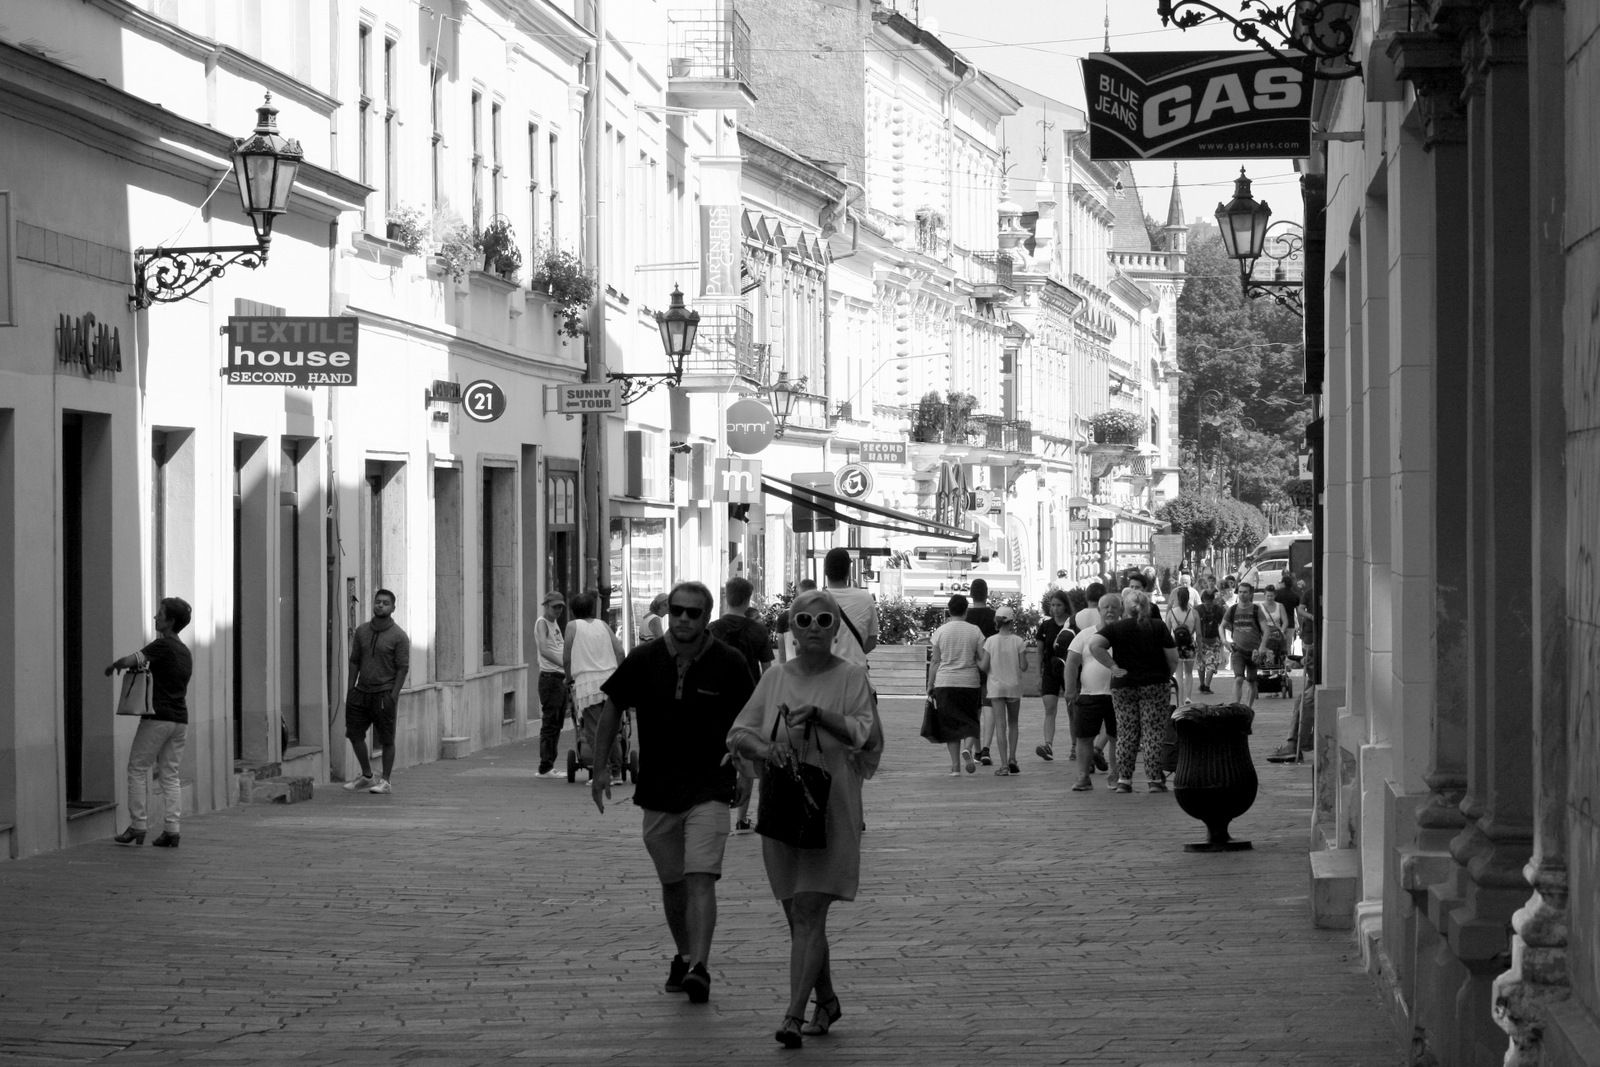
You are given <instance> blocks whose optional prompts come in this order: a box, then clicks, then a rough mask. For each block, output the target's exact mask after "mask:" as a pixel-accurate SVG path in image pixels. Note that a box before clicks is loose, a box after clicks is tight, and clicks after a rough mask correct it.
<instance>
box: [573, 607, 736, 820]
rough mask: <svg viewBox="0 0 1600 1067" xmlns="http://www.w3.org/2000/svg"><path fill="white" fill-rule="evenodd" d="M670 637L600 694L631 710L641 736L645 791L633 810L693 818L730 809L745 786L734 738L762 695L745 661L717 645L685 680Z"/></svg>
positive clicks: (631, 659) (634, 659)
mask: <svg viewBox="0 0 1600 1067" xmlns="http://www.w3.org/2000/svg"><path fill="white" fill-rule="evenodd" d="M674 648H675V646H674V643H673V641H672V639H671V638H670V637H666V638H662V639H661V640H658V641H650V642H648V643H646V644H643V645H640V646H638V647H637V648H635V649H634V650H633V651H632V652H630V653H628V658H627V659H625V660H623V661H622V665H621V666H620V667H618V668H617V669H616V671H615V672H614V673H613V674H612V675H611V677H610V678H608V679H607V680H606V681H605V683H604V684H602V685H601V686H600V688H601V690H602V691H603V692H604V693H605V694H606V696H608V697H610V698H611V702H612V703H613V704H615V705H616V706H617V707H619V708H632V709H633V711H634V721H635V722H636V723H637V724H638V728H639V788H638V789H636V790H635V791H634V794H633V802H634V804H635V805H637V806H638V807H641V808H646V809H648V810H650V811H664V812H681V811H688V810H689V809H690V808H692V807H694V806H695V805H697V804H704V803H706V802H707V801H713V800H715V801H722V802H728V801H731V800H733V799H734V796H735V794H736V793H737V790H738V778H737V777H736V775H735V773H734V769H733V765H732V764H731V763H728V764H724V763H723V761H722V758H723V757H724V756H725V755H727V753H728V746H727V738H728V731H729V730H730V729H731V728H732V727H733V720H734V719H736V718H737V717H738V715H739V712H740V711H741V710H742V709H743V708H744V705H745V701H747V700H749V699H750V694H751V693H752V692H754V691H755V680H754V679H753V678H752V677H751V676H750V668H749V666H748V664H746V663H745V660H744V657H743V656H742V655H740V654H739V653H738V652H737V651H735V650H734V649H732V648H729V647H728V646H727V645H725V644H723V643H722V642H721V641H718V640H716V639H714V638H712V639H708V640H707V641H706V643H705V647H704V648H703V649H701V651H700V654H699V655H698V656H696V657H695V658H694V659H693V660H691V661H690V662H689V664H688V667H687V668H686V669H685V670H684V671H683V672H682V673H681V674H680V673H679V671H678V663H677V656H676V654H675V653H674Z"/></svg>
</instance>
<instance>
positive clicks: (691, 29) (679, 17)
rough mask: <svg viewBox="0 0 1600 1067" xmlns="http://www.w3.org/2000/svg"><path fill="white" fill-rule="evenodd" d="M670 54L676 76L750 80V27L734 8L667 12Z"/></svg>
mask: <svg viewBox="0 0 1600 1067" xmlns="http://www.w3.org/2000/svg"><path fill="white" fill-rule="evenodd" d="M667 34H668V38H667V56H668V60H669V62H670V65H671V74H672V77H674V78H708V79H715V80H719V81H736V82H743V83H745V84H749V82H750V27H749V26H748V25H746V24H745V21H744V19H743V18H742V17H740V15H739V12H738V11H736V10H735V9H734V6H733V0H726V6H725V7H723V8H710V9H688V10H682V11H673V12H669V13H668V15H667Z"/></svg>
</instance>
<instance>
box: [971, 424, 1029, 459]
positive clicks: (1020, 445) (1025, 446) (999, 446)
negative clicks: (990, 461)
mask: <svg viewBox="0 0 1600 1067" xmlns="http://www.w3.org/2000/svg"><path fill="white" fill-rule="evenodd" d="M977 418H978V419H979V420H981V424H982V426H983V447H984V448H987V449H989V450H991V451H994V452H1024V453H1030V454H1031V453H1032V452H1033V424H1032V423H1031V422H1028V421H1027V420H1026V419H1000V418H994V417H992V416H981V415H980V416H978V417H977Z"/></svg>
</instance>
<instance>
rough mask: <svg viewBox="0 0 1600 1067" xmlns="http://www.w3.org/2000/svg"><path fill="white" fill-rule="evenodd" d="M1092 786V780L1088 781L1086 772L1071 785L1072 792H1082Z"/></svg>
mask: <svg viewBox="0 0 1600 1067" xmlns="http://www.w3.org/2000/svg"><path fill="white" fill-rule="evenodd" d="M1093 788H1094V782H1092V781H1090V780H1089V776H1088V775H1087V774H1086V775H1084V776H1083V777H1082V778H1079V779H1078V782H1077V784H1076V785H1074V786H1073V787H1072V791H1073V792H1074V793H1084V792H1087V791H1089V790H1090V789H1093Z"/></svg>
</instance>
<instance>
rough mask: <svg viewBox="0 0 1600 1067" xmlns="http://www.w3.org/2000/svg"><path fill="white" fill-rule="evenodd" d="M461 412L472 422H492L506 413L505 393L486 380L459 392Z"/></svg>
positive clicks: (469, 385)
mask: <svg viewBox="0 0 1600 1067" xmlns="http://www.w3.org/2000/svg"><path fill="white" fill-rule="evenodd" d="M461 410H462V412H463V413H464V414H465V415H466V416H467V418H469V419H471V420H472V421H473V422H493V421H494V420H495V419H498V418H499V417H500V416H501V415H504V414H505V413H506V391H505V390H504V389H502V388H500V387H499V386H498V385H496V384H495V383H494V382H491V381H490V380H489V379H487V378H479V379H478V380H477V381H475V382H468V383H467V387H466V388H465V389H463V390H461Z"/></svg>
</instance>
